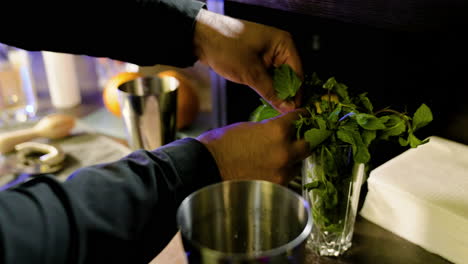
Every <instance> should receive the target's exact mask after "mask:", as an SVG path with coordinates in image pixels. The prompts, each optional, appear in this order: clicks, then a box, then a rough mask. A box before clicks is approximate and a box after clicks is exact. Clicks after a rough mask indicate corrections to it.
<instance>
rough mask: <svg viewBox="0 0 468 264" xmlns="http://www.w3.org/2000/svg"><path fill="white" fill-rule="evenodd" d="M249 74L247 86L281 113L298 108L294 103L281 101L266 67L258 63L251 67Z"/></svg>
mask: <svg viewBox="0 0 468 264" xmlns="http://www.w3.org/2000/svg"><path fill="white" fill-rule="evenodd" d="M250 71H251V72H250V73H249V75H250V78H248V80H247V85H249V86H250V87H252V88H253V89H254V90H255V91H257V93H258V94H259V95H260V96H261V97H263V99H265V100H267V101H268V102H269V103H270V104H271V106H273V107H274V108H275V109H276V110H278V111H279V112H281V113H286V112H289V111H292V110H294V109H295V108H296V105H295V103H294V102H292V101H284V100H281V99H280V98H279V97H278V96H277V94H276V91H275V89H274V88H273V79H272V78H271V76H270V75H269V74H268V72H267V70H266V68H265V66H264V65H262V64H261V63H260V62H258V63H257V64H256V65H254V66H253V67H251V70H250Z"/></svg>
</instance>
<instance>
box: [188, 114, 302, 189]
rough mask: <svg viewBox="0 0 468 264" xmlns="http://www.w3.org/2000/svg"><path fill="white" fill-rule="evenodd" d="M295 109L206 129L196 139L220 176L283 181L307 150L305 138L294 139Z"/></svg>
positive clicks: (296, 116)
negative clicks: (263, 117)
mask: <svg viewBox="0 0 468 264" xmlns="http://www.w3.org/2000/svg"><path fill="white" fill-rule="evenodd" d="M299 113H303V111H302V110H296V111H293V112H289V113H286V114H283V115H281V116H278V117H275V118H272V119H268V120H264V121H262V122H259V123H255V122H242V123H237V124H233V125H230V126H227V127H223V128H218V129H215V130H212V131H209V132H206V133H204V134H202V135H201V136H199V137H198V138H197V139H198V140H199V141H200V142H202V143H203V144H204V145H205V146H206V147H207V148H208V150H209V151H210V152H211V154H212V155H213V157H214V159H215V160H216V164H217V165H218V168H219V170H220V173H221V177H222V178H223V180H235V179H249V180H267V181H271V182H275V183H281V184H285V183H287V182H289V181H290V180H291V179H292V177H294V176H295V175H297V174H295V172H296V170H297V168H298V165H300V161H302V160H303V159H305V158H306V157H307V156H308V155H309V154H310V148H309V145H308V143H307V142H305V141H304V140H296V134H295V127H294V125H293V122H294V120H296V119H297V118H298V114H299Z"/></svg>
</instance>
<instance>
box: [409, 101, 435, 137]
mask: <svg viewBox="0 0 468 264" xmlns="http://www.w3.org/2000/svg"><path fill="white" fill-rule="evenodd" d="M431 121H432V112H431V109H429V107H428V106H427V105H425V104H422V105H421V106H420V107H419V108H418V110H416V112H415V113H414V115H413V131H416V130H418V129H419V128H421V127H424V126H426V125H427V124H429V123H430V122H431Z"/></svg>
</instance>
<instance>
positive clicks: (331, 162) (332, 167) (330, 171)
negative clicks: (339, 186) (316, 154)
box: [320, 146, 338, 177]
mask: <svg viewBox="0 0 468 264" xmlns="http://www.w3.org/2000/svg"><path fill="white" fill-rule="evenodd" d="M320 154H321V155H320V159H321V162H322V165H323V169H324V170H325V173H326V174H327V175H328V176H331V177H337V176H338V168H337V167H336V163H335V159H334V157H333V154H332V153H331V152H330V150H329V149H328V148H327V147H326V146H322V151H321V153H320Z"/></svg>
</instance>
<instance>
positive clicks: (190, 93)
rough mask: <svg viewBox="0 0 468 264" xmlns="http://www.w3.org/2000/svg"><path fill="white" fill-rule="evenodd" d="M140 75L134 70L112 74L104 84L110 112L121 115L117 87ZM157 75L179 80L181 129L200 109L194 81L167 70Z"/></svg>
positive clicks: (178, 100) (104, 97)
mask: <svg viewBox="0 0 468 264" xmlns="http://www.w3.org/2000/svg"><path fill="white" fill-rule="evenodd" d="M141 76H142V75H141V74H139V73H136V72H121V73H118V74H117V75H115V76H113V77H112V78H111V79H110V80H109V81H108V82H107V83H106V85H105V86H104V91H103V94H102V96H103V101H104V106H105V107H106V109H107V110H109V111H110V112H111V113H112V114H114V115H116V116H119V117H120V116H121V113H120V104H119V98H118V90H117V88H118V87H119V85H121V84H122V83H124V82H127V81H130V80H134V79H136V78H138V77H141ZM158 76H172V77H174V78H176V79H177V80H178V81H179V83H180V84H179V89H178V91H177V129H182V128H185V127H187V126H189V125H190V124H192V123H193V121H194V120H195V118H196V117H197V115H198V112H199V111H200V101H199V98H198V94H197V93H196V91H195V87H194V83H193V82H192V81H190V79H189V78H187V77H185V76H184V75H183V74H182V73H179V72H177V71H174V70H168V71H163V72H160V73H158Z"/></svg>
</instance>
